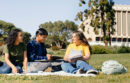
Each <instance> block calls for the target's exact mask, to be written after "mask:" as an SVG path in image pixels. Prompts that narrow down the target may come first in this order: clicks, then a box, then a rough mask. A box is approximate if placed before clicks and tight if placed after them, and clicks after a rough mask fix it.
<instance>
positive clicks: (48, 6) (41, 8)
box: [0, 0, 130, 36]
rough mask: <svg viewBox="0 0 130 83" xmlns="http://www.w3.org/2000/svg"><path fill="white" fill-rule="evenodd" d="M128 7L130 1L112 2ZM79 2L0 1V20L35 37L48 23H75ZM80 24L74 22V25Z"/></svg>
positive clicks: (62, 0) (65, 0)
mask: <svg viewBox="0 0 130 83" xmlns="http://www.w3.org/2000/svg"><path fill="white" fill-rule="evenodd" d="M114 2H115V4H122V5H130V0H114ZM78 3H79V0H0V20H3V21H6V22H11V23H13V24H14V25H15V26H16V27H18V28H21V29H22V30H23V31H26V32H29V33H31V34H32V36H34V35H35V32H36V30H37V29H38V28H39V25H40V24H42V23H45V22H48V21H52V22H54V21H58V20H61V21H65V20H71V21H75V20H74V19H75V16H76V14H77V12H79V11H81V10H83V9H84V8H80V7H79V6H78ZM79 23H80V22H77V21H76V24H79Z"/></svg>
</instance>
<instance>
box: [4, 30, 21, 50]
mask: <svg viewBox="0 0 130 83" xmlns="http://www.w3.org/2000/svg"><path fill="white" fill-rule="evenodd" d="M18 32H22V31H21V30H20V29H13V30H12V31H11V32H10V33H9V35H8V38H7V41H6V44H7V47H8V49H11V48H12V47H13V46H14V43H15V41H16V38H17V36H18Z"/></svg>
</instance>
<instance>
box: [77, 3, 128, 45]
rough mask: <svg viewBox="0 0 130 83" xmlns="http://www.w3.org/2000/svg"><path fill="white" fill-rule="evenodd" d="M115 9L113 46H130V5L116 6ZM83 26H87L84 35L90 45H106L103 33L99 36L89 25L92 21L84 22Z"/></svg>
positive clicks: (100, 32)
mask: <svg viewBox="0 0 130 83" xmlns="http://www.w3.org/2000/svg"><path fill="white" fill-rule="evenodd" d="M113 8H114V9H115V22H116V25H114V28H115V33H114V34H113V35H112V38H111V41H112V45H117V46H121V45H122V44H124V45H125V46H130V5H115V6H114V7H113ZM81 24H84V25H85V31H84V34H85V36H86V37H87V38H88V40H89V42H90V43H92V44H94V45H95V44H101V45H104V43H103V38H102V37H103V32H102V31H101V30H99V34H98V35H96V34H95V33H94V32H93V28H92V27H91V26H90V25H89V24H90V19H88V20H84V21H83V22H82V23H81ZM81 24H80V25H79V27H80V26H81ZM79 30H81V28H79Z"/></svg>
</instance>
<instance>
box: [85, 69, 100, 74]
mask: <svg viewBox="0 0 130 83" xmlns="http://www.w3.org/2000/svg"><path fill="white" fill-rule="evenodd" d="M86 74H95V75H98V74H99V72H98V71H97V70H88V71H87V72H86Z"/></svg>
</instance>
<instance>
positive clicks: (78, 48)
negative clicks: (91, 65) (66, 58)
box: [65, 43, 90, 62]
mask: <svg viewBox="0 0 130 83" xmlns="http://www.w3.org/2000/svg"><path fill="white" fill-rule="evenodd" d="M72 50H74V52H75V53H77V52H81V54H82V56H86V55H87V54H89V53H90V50H89V46H88V45H85V44H80V45H78V46H76V44H75V43H72V44H69V46H68V47H67V50H66V53H65V55H70V51H71V52H72ZM87 62H88V61H87Z"/></svg>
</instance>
